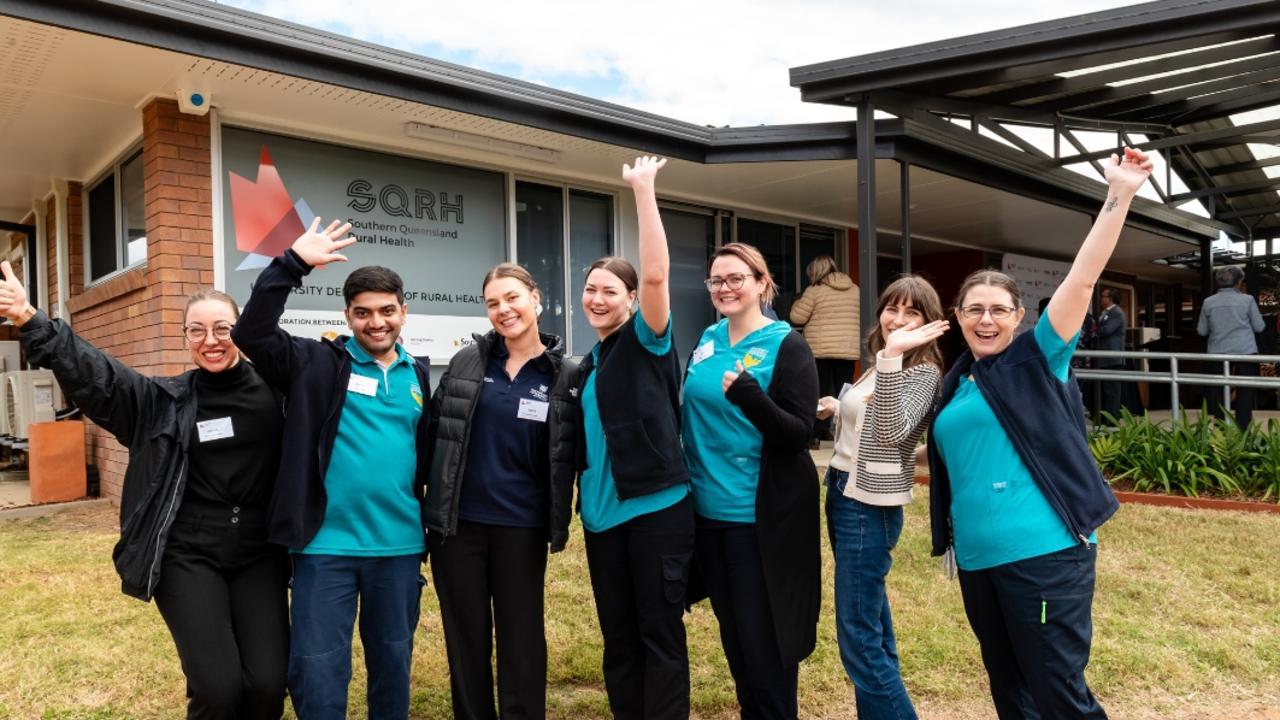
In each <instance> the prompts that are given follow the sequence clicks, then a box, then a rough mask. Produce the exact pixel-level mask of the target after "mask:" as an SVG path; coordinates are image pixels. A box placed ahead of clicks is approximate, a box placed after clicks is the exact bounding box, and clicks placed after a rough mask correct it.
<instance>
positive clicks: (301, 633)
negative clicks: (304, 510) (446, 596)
mask: <svg viewBox="0 0 1280 720" xmlns="http://www.w3.org/2000/svg"><path fill="white" fill-rule="evenodd" d="M421 568H422V554H421V553H418V554H415V555H398V556H394V557H346V556H337V555H303V554H295V555H294V556H293V603H292V605H291V607H290V616H291V620H292V622H293V632H292V634H291V635H290V643H289V694H290V696H291V697H292V698H293V708H294V711H295V712H296V713H297V715H298V718H299V719H300V720H342V719H343V718H346V716H347V686H348V685H350V684H351V632H352V629H353V626H354V624H355V619H356V605H357V602H358V603H359V606H360V640H361V642H363V643H364V659H365V669H366V670H367V671H368V675H369V688H368V702H369V717H371V718H378V719H379V720H383V719H384V718H386V719H388V720H395V719H396V718H407V717H408V716H409V664H410V662H411V660H412V659H413V632H414V630H415V629H416V628H417V626H418V606H419V600H420V599H421V596H422V583H423V581H422V572H421Z"/></svg>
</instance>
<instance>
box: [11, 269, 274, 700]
mask: <svg viewBox="0 0 1280 720" xmlns="http://www.w3.org/2000/svg"><path fill="white" fill-rule="evenodd" d="M0 270H3V273H4V282H3V283H2V284H0V314H3V315H4V316H5V317H6V318H8V319H9V320H10V321H12V322H13V324H14V325H17V326H18V327H19V328H21V330H20V338H21V341H22V347H23V349H24V350H25V351H26V353H27V359H28V360H29V361H30V362H31V364H32V365H34V366H36V367H46V368H50V369H51V370H53V375H54V377H55V378H57V380H58V384H59V385H60V386H62V390H63V392H65V393H66V394H67V397H69V398H70V399H71V400H72V401H74V402H75V404H76V406H77V407H79V408H80V409H81V410H83V411H84V413H85V415H86V416H87V417H88V418H89V419H91V420H93V421H94V422H95V423H97V424H98V425H99V426H101V427H102V428H104V429H105V430H106V431H107V432H109V433H111V434H112V435H114V436H115V437H116V439H117V440H119V441H120V443H121V444H122V445H125V446H126V447H128V448H129V466H128V468H126V469H125V473H124V490H123V493H122V494H121V497H120V541H119V542H118V543H116V547H115V551H114V552H113V553H112V557H113V559H114V560H115V566H116V571H117V572H118V573H119V574H120V580H121V587H122V589H123V591H124V593H125V594H126V595H131V596H133V597H136V598H138V599H140V600H150V599H152V598H154V599H155V601H156V607H157V608H158V609H159V610H160V616H161V617H163V618H164V622H165V624H166V625H167V626H168V627H169V634H170V635H172V636H173V643H174V645H175V646H176V647H177V650H178V658H179V660H181V662H182V672H183V674H184V675H185V676H186V679H187V717H188V718H190V719H191V720H196V719H197V718H199V719H201V720H204V719H215V718H220V719H225V720H233V719H237V718H238V719H240V720H276V719H277V718H279V717H280V716H281V714H282V713H283V712H284V695H285V692H284V689H285V672H286V668H287V663H288V659H289V606H288V602H289V598H288V590H287V588H288V584H289V557H288V555H287V554H286V552H285V549H284V548H283V547H280V546H279V545H273V544H271V543H269V542H268V540H267V505H268V503H269V502H270V500H271V494H272V490H273V488H274V487H275V484H276V468H277V466H278V464H279V461H280V434H281V432H282V430H283V428H284V415H283V414H282V413H281V408H280V399H279V397H278V396H277V395H276V393H275V392H273V391H272V389H271V387H270V386H268V384H267V383H266V381H265V380H263V378H262V376H261V375H259V374H258V371H257V369H256V368H255V367H254V366H253V365H252V364H251V363H249V362H247V361H245V359H244V357H243V356H242V355H241V354H240V350H239V349H238V348H237V347H236V345H235V343H234V342H232V341H231V329H232V327H234V326H235V324H236V321H237V320H238V318H239V310H238V308H237V307H236V303H235V301H234V300H232V299H231V297H230V296H229V295H226V294H225V293H221V292H218V291H216V290H212V289H209V290H201V291H199V292H197V293H195V294H194V295H192V296H191V297H190V298H189V299H188V300H187V308H186V311H185V312H184V313H183V320H182V336H183V337H184V338H185V339H186V343H187V350H188V351H189V352H190V353H191V362H192V363H194V364H195V366H196V367H195V369H194V370H190V371H188V372H185V373H183V374H182V375H178V376H177V377H171V378H149V377H144V376H143V375H140V374H138V373H137V372H136V371H134V370H133V369H131V368H129V367H128V366H126V365H124V364H122V363H121V362H119V361H118V360H116V359H115V358H113V357H111V356H110V355H107V354H106V353H104V352H102V351H101V350H98V349H97V348H95V347H93V346H92V345H90V344H89V343H88V342H86V341H85V340H84V339H82V338H81V337H79V336H78V335H76V334H75V333H73V332H72V331H71V328H70V327H69V326H68V325H67V324H66V323H65V322H63V321H61V320H51V319H49V317H48V316H47V315H45V314H44V313H43V312H40V311H37V310H36V309H35V308H33V307H31V305H30V304H29V303H28V302H27V293H26V290H25V289H24V288H23V287H22V284H21V283H20V282H19V281H18V279H17V278H16V277H14V275H13V271H12V270H11V269H10V267H9V263H8V262H4V263H0Z"/></svg>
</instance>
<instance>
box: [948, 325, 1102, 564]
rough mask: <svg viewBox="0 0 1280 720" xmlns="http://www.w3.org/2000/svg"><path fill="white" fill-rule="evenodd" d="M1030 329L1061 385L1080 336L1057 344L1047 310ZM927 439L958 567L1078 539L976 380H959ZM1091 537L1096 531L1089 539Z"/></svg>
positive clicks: (1053, 548)
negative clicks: (947, 490) (939, 470)
mask: <svg viewBox="0 0 1280 720" xmlns="http://www.w3.org/2000/svg"><path fill="white" fill-rule="evenodd" d="M1032 332H1034V333H1035V340H1036V344H1037V345H1039V346H1040V351H1041V352H1042V353H1044V356H1045V359H1046V360H1047V361H1048V362H1049V369H1050V370H1052V371H1053V374H1054V375H1055V376H1056V377H1057V378H1058V381H1059V382H1064V383H1065V382H1067V381H1068V378H1069V373H1070V370H1071V355H1072V353H1074V352H1075V347H1076V338H1077V337H1079V333H1078V332H1077V333H1076V337H1072V338H1071V339H1070V340H1067V341H1065V342H1064V341H1063V340H1062V338H1060V337H1058V333H1057V332H1055V331H1054V329H1053V325H1051V324H1050V323H1049V314H1048V313H1045V314H1043V315H1041V316H1040V320H1039V321H1038V322H1037V323H1036V325H1035V329H1034V330H1033V331H1032ZM931 441H932V442H936V443H937V444H938V452H939V453H940V454H941V455H942V460H943V462H944V463H946V466H947V474H948V475H950V476H951V527H952V532H953V534H954V537H955V550H956V565H958V566H959V567H960V569H962V570H985V569H986V568H991V567H995V566H997V565H1004V564H1006V563H1011V562H1017V561H1018V560H1025V559H1027V558H1033V557H1039V556H1041V555H1048V554H1049V553H1053V552H1057V551H1059V550H1065V549H1067V548H1069V547H1071V546H1073V545H1075V544H1076V543H1078V542H1079V540H1077V539H1076V538H1075V537H1073V536H1072V535H1071V531H1070V530H1068V529H1067V525H1066V523H1065V522H1063V520H1062V518H1061V517H1059V516H1058V513H1056V512H1054V510H1053V506H1052V505H1050V504H1049V501H1048V500H1047V499H1045V496H1044V493H1043V492H1041V491H1040V486H1039V485H1037V484H1036V481H1035V478H1033V477H1032V476H1031V471H1030V470H1028V469H1027V466H1026V465H1025V464H1024V463H1023V462H1022V457H1021V456H1019V455H1018V451H1017V449H1016V448H1015V447H1014V446H1013V442H1012V441H1011V440H1009V435H1008V434H1007V433H1005V431H1004V428H1003V427H1002V426H1001V425H1000V421H999V420H998V419H996V415H995V412H993V411H992V410H991V406H990V405H989V404H987V400H986V398H984V397H983V396H982V391H981V390H979V389H978V385H977V383H975V382H973V381H972V380H970V379H969V378H965V379H963V380H961V381H960V386H959V387H958V388H956V392H955V395H953V396H952V398H951V402H949V403H947V406H946V407H945V408H943V409H942V412H941V413H939V415H938V419H937V420H936V421H935V423H934V427H933V438H932V440H931ZM1097 540H1098V537H1097V533H1094V535H1093V537H1091V538H1090V539H1089V541H1090V542H1097Z"/></svg>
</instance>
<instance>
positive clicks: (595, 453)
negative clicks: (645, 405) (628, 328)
mask: <svg viewBox="0 0 1280 720" xmlns="http://www.w3.org/2000/svg"><path fill="white" fill-rule="evenodd" d="M629 322H633V323H635V330H636V337H637V338H639V339H640V344H641V345H642V346H643V347H644V349H645V350H647V351H648V352H651V353H653V354H654V355H666V354H667V353H669V352H671V318H670V317H668V318H667V331H666V332H665V333H663V335H662V337H658V336H657V335H655V334H654V332H653V331H652V330H650V329H649V325H648V324H647V323H646V322H645V321H644V318H642V317H640V312H639V311H637V312H636V314H635V315H634V316H633V317H632V318H631V320H630V321H629ZM591 356H592V359H593V360H595V361H596V362H599V360H600V343H596V346H595V347H593V348H591ZM637 391H638V392H639V391H643V389H637ZM652 391H653V392H659V391H658V390H656V389H654V390H652ZM581 400H582V426H583V431H584V434H585V435H586V439H587V469H586V470H583V471H582V477H581V478H580V479H579V480H578V501H579V502H580V503H581V507H580V510H579V512H580V513H581V514H582V526H583V527H585V528H586V529H587V530H589V531H591V532H594V533H599V532H604V531H605V530H608V529H610V528H614V527H617V526H618V525H621V524H622V523H624V522H626V521H628V520H631V519H632V518H637V517H640V516H641V515H648V514H649V513H653V512H657V511H659V510H665V509H666V508H669V507H671V506H672V505H675V504H676V503H678V502H680V501H681V500H683V499H684V496H685V495H688V494H689V486H688V485H685V484H684V483H681V484H679V485H672V486H671V487H668V488H663V489H661V490H659V491H657V492H653V493H649V494H648V495H641V496H640V497H634V498H629V499H627V500H620V499H618V486H617V484H615V483H614V481H613V463H612V462H611V461H610V460H609V443H608V442H607V441H606V440H605V436H604V424H603V423H601V422H600V406H599V404H598V403H597V402H596V374H595V373H594V372H593V373H591V374H590V375H588V376H587V381H586V383H584V384H583V386H582V398H581Z"/></svg>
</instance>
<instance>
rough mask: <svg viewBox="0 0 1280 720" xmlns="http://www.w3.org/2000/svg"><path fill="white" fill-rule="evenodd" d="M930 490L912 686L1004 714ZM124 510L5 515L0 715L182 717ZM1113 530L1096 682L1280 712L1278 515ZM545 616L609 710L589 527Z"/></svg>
mask: <svg viewBox="0 0 1280 720" xmlns="http://www.w3.org/2000/svg"><path fill="white" fill-rule="evenodd" d="M924 492H927V491H923V492H922V493H921V496H920V498H919V499H918V500H917V502H916V504H915V505H914V506H912V507H911V508H910V509H909V511H908V516H907V525H906V529H905V530H904V532H903V538H902V542H901V545H900V546H899V548H898V550H897V552H896V555H895V559H896V564H895V567H894V570H893V572H892V574H891V575H890V580H889V582H890V593H891V601H892V605H893V608H894V615H895V624H896V625H897V629H898V641H899V647H900V651H901V653H902V664H903V672H904V675H905V677H906V683H907V687H908V689H909V690H910V691H911V693H912V696H913V698H914V699H915V701H916V703H917V705H918V707H919V710H920V714H921V717H922V718H926V719H929V720H942V719H944V718H945V719H947V720H969V719H971V718H972V719H977V718H993V717H994V713H993V712H992V710H991V706H990V704H989V702H988V701H987V696H986V692H987V691H986V679H985V674H984V673H983V671H982V667H981V663H980V660H979V657H978V649H977V643H976V642H975V641H974V639H973V636H972V635H971V634H970V632H969V629H968V626H967V624H966V622H965V619H964V614H963V610H962V609H961V604H960V594H959V589H958V587H957V586H956V585H955V584H954V583H949V582H947V581H946V580H945V579H943V577H942V576H941V575H940V574H939V573H938V572H937V570H936V565H935V562H934V561H933V560H932V559H930V558H928V557H927V547H928V544H927V543H928V538H927V533H928V529H927V523H926V509H925V506H926V504H927V503H926V502H924V500H925V496H924ZM114 521H115V518H114V516H113V514H112V511H110V510H109V509H92V510H86V511H74V512H68V513H64V514H61V515H56V516H51V517H48V518H42V519H38V520H15V521H7V522H2V523H0V567H3V568H4V569H5V572H4V573H3V575H0V607H3V608H4V612H3V615H0V678H3V679H4V680H3V682H0V717H15V718H32V717H41V718H68V719H69V718H94V719H100V720H106V719H108V718H169V717H177V716H181V714H182V708H183V704H184V698H183V692H182V691H183V683H182V675H181V672H180V671H179V668H178V663H177V659H176V657H175V654H174V651H173V645H172V642H171V641H170V639H169V637H168V634H167V632H166V631H165V628H164V624H163V623H162V622H161V620H160V617H159V614H158V613H156V612H155V610H154V609H153V608H150V607H148V606H146V605H144V604H143V603H140V602H137V601H135V600H131V599H129V598H126V597H124V596H123V595H120V594H119V592H118V583H117V580H116V577H115V574H114V573H113V571H112V569H111V565H110V561H109V558H110V553H111V546H112V544H113V542H114V539H115V538H114V536H115V533H114ZM1101 542H1102V549H1101V551H1100V554H1099V558H1100V560H1099V573H1098V575H1099V582H1098V597H1097V601H1096V603H1095V606H1094V610H1095V637H1096V641H1095V644H1094V654H1093V663H1092V664H1091V665H1090V668H1089V680H1090V683H1091V685H1092V687H1093V688H1094V690H1095V692H1096V693H1097V694H1098V695H1099V697H1100V698H1101V699H1102V701H1103V703H1104V705H1105V706H1106V707H1107V709H1108V711H1109V713H1110V714H1111V716H1112V717H1116V718H1135V719H1137V720H1155V719H1156V718H1161V719H1165V718H1175V719H1178V718H1182V719H1186V720H1190V719H1191V718H1196V719H1199V718H1209V719H1210V720H1228V719H1230V720H1280V563H1277V562H1276V558H1277V557H1280V517H1276V516H1273V515H1246V514H1241V513H1210V512H1204V511H1188V510H1171V509H1162V508H1149V507H1139V506H1124V507H1123V508H1122V509H1121V511H1120V513H1119V514H1118V515H1117V517H1116V518H1115V519H1114V520H1113V521H1112V522H1111V523H1110V524H1108V525H1107V527H1106V528H1104V529H1103V531H1102V538H1101ZM827 563H828V567H827V573H828V577H829V575H830V570H831V568H830V558H829V557H828V559H827ZM824 590H825V591H826V594H825V597H824V608H823V613H824V614H823V619H822V621H821V626H820V628H819V630H820V634H819V643H818V650H817V651H816V652H815V653H814V655H813V657H812V658H811V659H810V660H808V661H807V662H806V663H805V665H804V666H803V667H802V669H801V688H800V692H801V715H802V717H805V718H848V717H852V716H853V714H854V712H853V703H852V689H851V687H850V685H849V682H848V680H847V679H846V678H845V675H844V671H843V669H842V668H841V666H840V662H839V656H838V653H837V650H836V645H835V640H834V637H833V634H834V633H833V627H832V620H831V618H832V600H833V599H832V597H831V593H830V583H829V582H828V583H827V584H826V585H825V586H824ZM547 613H548V626H547V635H548V644H549V646H550V648H551V657H550V659H549V667H550V670H549V678H548V684H549V688H548V704H549V706H548V715H549V717H554V718H604V717H608V706H607V702H606V699H605V694H604V690H603V685H602V681H601V674H600V639H599V634H598V631H597V628H596V620H595V613H594V610H593V608H592V604H591V593H590V586H589V583H588V581H587V572H586V562H585V558H584V556H583V553H582V543H581V541H580V538H578V537H575V538H574V540H573V541H572V542H571V545H570V549H569V550H567V551H566V552H564V553H561V554H558V555H555V556H553V557H552V558H551V562H550V564H549V571H548V582H547ZM688 627H689V643H690V658H691V667H692V682H693V705H694V712H695V716H696V717H698V718H702V719H704V720H710V719H712V718H715V719H717V720H718V719H721V718H730V717H734V716H735V715H736V712H735V705H734V701H733V688H732V682H731V681H730V679H729V675H728V670H727V668H726V667H725V663H724V659H723V655H722V654H721V652H720V647H719V641H718V636H717V631H716V625H715V619H714V617H713V616H712V614H711V612H710V610H709V609H708V608H707V607H706V606H705V605H703V606H700V607H698V608H695V610H694V612H693V613H692V614H691V615H690V616H688ZM415 654H416V657H415V659H414V680H413V698H412V714H413V717H415V718H447V717H449V716H450V715H451V713H450V710H449V688H448V668H447V666H446V664H445V661H444V648H443V639H442V636H441V631H440V623H439V615H438V613H437V610H436V605H435V598H434V593H432V592H428V593H427V594H426V595H425V596H424V602H423V612H422V622H421V629H420V631H419V636H418V643H417V648H416V650H415ZM356 663H357V668H358V667H359V664H360V660H359V658H358V657H357V661H356ZM363 682H364V679H363V674H362V673H361V672H360V671H359V670H357V672H356V680H355V682H354V683H353V685H352V688H353V691H352V703H351V704H352V712H351V715H352V717H364V708H363V705H364V704H363V699H362V695H363Z"/></svg>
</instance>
